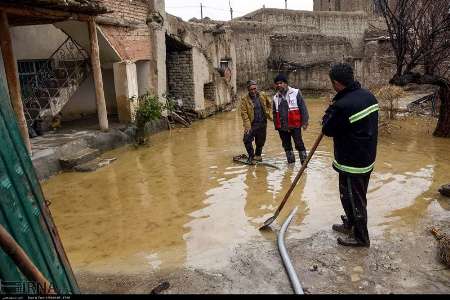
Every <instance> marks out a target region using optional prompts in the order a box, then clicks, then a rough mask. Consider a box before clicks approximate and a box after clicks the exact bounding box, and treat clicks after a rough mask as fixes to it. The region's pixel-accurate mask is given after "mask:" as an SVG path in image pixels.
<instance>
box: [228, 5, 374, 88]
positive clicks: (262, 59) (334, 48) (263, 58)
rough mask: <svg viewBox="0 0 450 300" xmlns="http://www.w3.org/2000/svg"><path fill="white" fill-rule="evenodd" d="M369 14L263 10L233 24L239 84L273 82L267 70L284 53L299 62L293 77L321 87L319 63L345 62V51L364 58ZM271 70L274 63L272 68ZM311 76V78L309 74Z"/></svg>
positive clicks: (268, 86) (242, 85)
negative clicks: (297, 71)
mask: <svg viewBox="0 0 450 300" xmlns="http://www.w3.org/2000/svg"><path fill="white" fill-rule="evenodd" d="M368 24H369V23H368V18H367V17H366V14H364V13H362V12H348V13H342V12H314V13H313V12H306V11H292V10H280V9H261V10H258V11H255V12H253V13H251V14H249V15H247V16H244V17H242V18H238V19H237V20H235V21H233V22H231V23H230V26H231V29H232V31H233V41H234V44H235V47H236V52H237V53H239V56H238V60H237V69H238V78H237V85H238V87H239V88H240V89H244V88H245V83H246V81H247V80H249V79H255V80H257V81H258V83H259V84H260V85H261V86H262V87H263V88H266V89H267V88H270V87H271V86H272V79H273V75H274V73H275V71H273V70H272V71H270V72H268V69H270V68H269V67H271V62H273V60H274V59H277V58H280V57H281V58H282V59H284V60H287V61H293V62H296V63H299V64H301V65H309V64H314V65H315V66H314V67H313V68H309V69H307V70H306V69H303V70H301V72H300V71H299V72H300V75H296V76H294V77H295V78H302V83H303V84H305V86H306V87H308V88H309V87H311V88H312V87H314V86H318V85H319V86H322V84H317V83H315V82H313V79H312V78H316V77H318V78H322V77H323V74H321V75H314V74H313V73H314V72H316V71H320V70H322V69H323V68H322V67H320V65H323V64H324V63H330V62H331V61H341V60H342V58H343V56H346V57H348V56H351V57H363V55H364V37H365V34H366V31H367V29H368V26H369V25H368ZM272 69H273V68H272ZM307 78H311V80H307V81H306V82H305V79H307Z"/></svg>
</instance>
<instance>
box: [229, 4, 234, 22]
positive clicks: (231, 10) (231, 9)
mask: <svg viewBox="0 0 450 300" xmlns="http://www.w3.org/2000/svg"><path fill="white" fill-rule="evenodd" d="M228 4H229V5H230V14H231V20H233V8H232V7H231V0H229V1H228Z"/></svg>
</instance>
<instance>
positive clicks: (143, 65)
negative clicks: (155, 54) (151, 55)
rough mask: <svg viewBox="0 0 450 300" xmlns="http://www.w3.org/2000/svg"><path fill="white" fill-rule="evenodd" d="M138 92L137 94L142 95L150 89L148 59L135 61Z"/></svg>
mask: <svg viewBox="0 0 450 300" xmlns="http://www.w3.org/2000/svg"><path fill="white" fill-rule="evenodd" d="M136 69H137V80H138V93H139V96H141V95H144V94H145V93H147V92H150V90H151V83H150V62H149V61H148V60H141V61H138V62H136Z"/></svg>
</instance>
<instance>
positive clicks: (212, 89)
mask: <svg viewBox="0 0 450 300" xmlns="http://www.w3.org/2000/svg"><path fill="white" fill-rule="evenodd" d="M203 94H204V96H205V100H212V101H216V85H215V84H214V82H210V83H207V84H205V86H204V88H203Z"/></svg>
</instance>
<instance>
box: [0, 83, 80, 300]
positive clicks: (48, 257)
mask: <svg viewBox="0 0 450 300" xmlns="http://www.w3.org/2000/svg"><path fill="white" fill-rule="evenodd" d="M0 224H2V226H3V227H4V228H5V229H6V230H7V231H8V232H9V233H10V234H11V236H12V237H13V238H14V239H15V240H16V242H17V243H18V244H19V245H20V246H21V247H22V248H23V250H24V251H25V252H26V253H27V254H28V256H29V257H30V259H31V260H32V261H33V263H34V264H35V265H36V267H37V268H38V269H39V270H40V271H41V273H42V274H43V275H44V276H45V277H46V278H47V279H48V280H49V281H50V283H51V284H52V285H53V287H54V289H55V290H56V292H57V293H60V294H74V293H79V289H78V286H77V283H76V280H75V277H74V275H73V272H72V270H71V267H70V264H69V262H68V260H67V257H66V255H65V252H64V249H63V247H62V244H61V241H60V239H59V236H58V232H57V230H56V227H55V225H54V223H53V219H52V217H51V214H50V211H49V210H48V208H47V205H46V204H45V201H44V196H43V193H42V190H41V186H40V184H39V181H38V179H37V177H36V174H35V172H34V168H33V165H32V162H31V160H30V157H29V155H28V153H27V150H26V148H25V145H24V143H23V141H22V138H21V135H20V132H19V128H18V126H17V122H16V118H15V115H14V114H13V111H12V108H11V105H10V100H9V96H8V93H7V90H6V88H5V82H4V80H3V78H2V77H0ZM0 280H2V281H1V284H2V286H1V290H0V294H1V293H20V292H21V293H27V292H29V293H33V289H32V288H29V287H30V286H32V284H31V285H30V284H29V283H26V281H27V280H26V278H25V277H24V276H23V274H22V273H21V272H20V271H19V269H18V268H17V267H16V265H15V264H14V262H13V261H12V260H11V259H10V258H9V257H8V256H7V255H6V254H5V252H3V250H1V249H0ZM27 284H28V286H27Z"/></svg>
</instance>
